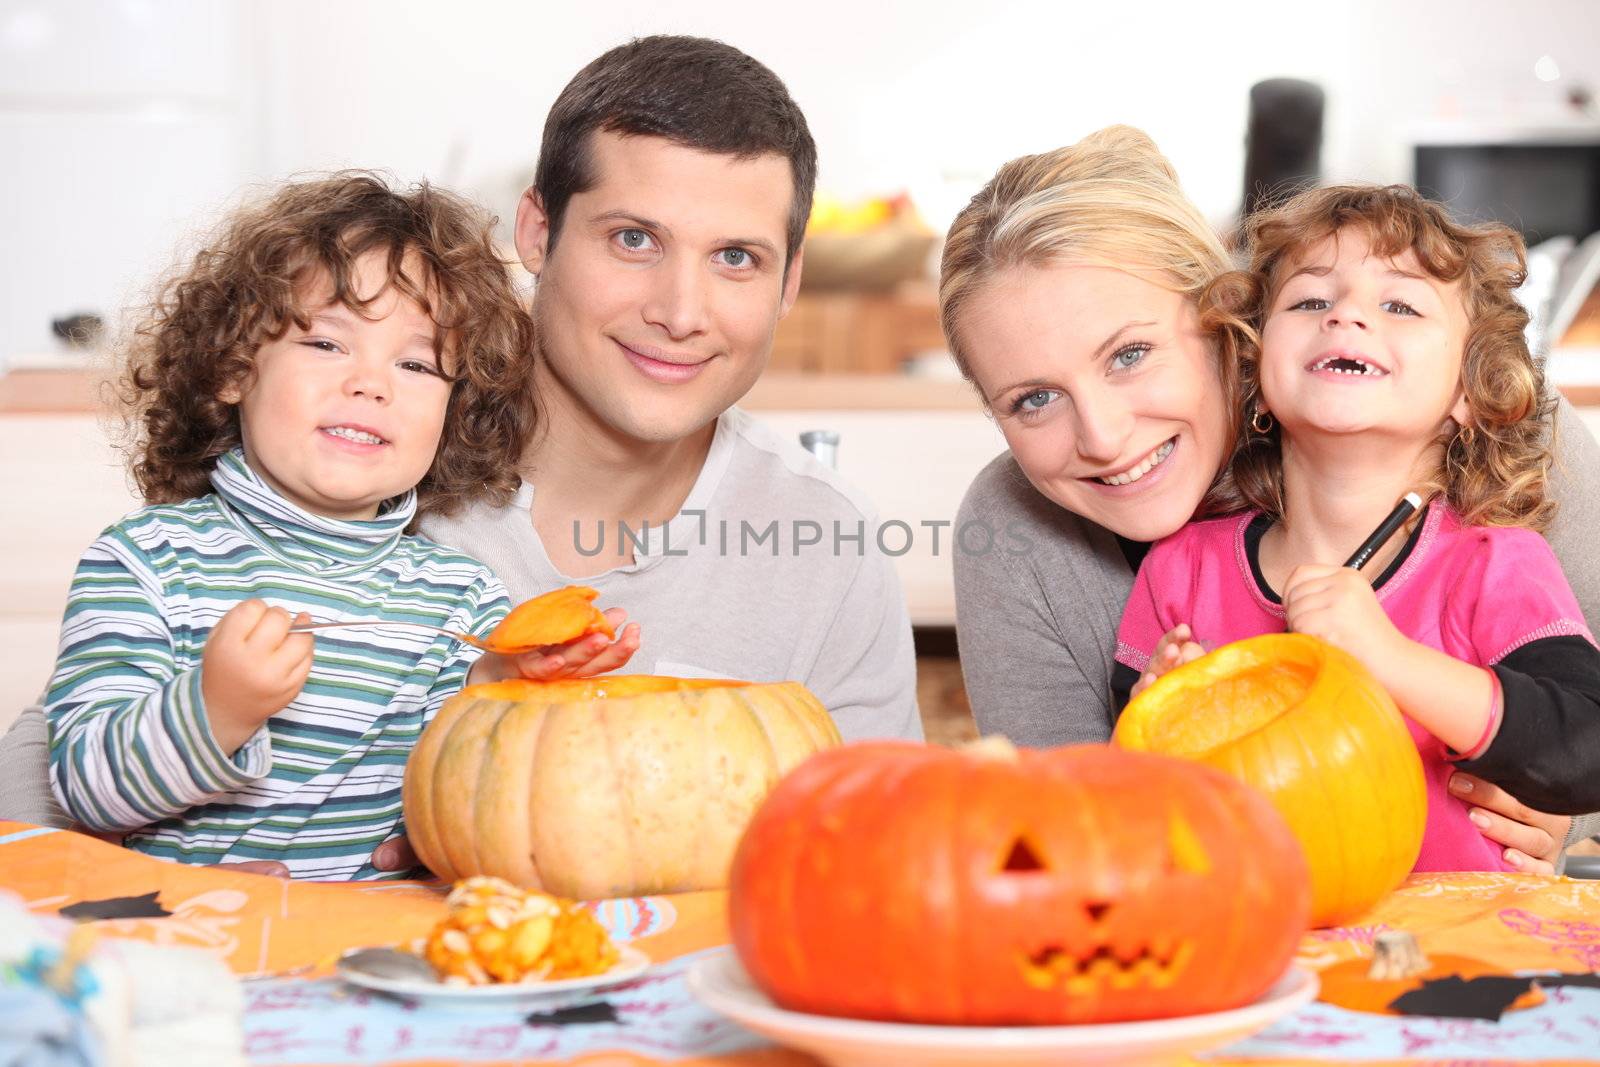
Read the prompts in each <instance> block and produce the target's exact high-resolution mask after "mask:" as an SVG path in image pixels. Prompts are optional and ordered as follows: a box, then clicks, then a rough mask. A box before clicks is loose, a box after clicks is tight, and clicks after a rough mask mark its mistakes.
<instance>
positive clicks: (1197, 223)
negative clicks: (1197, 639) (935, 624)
mask: <svg viewBox="0 0 1600 1067" xmlns="http://www.w3.org/2000/svg"><path fill="white" fill-rule="evenodd" d="M1228 267H1229V262H1228V259H1227V255H1226V253H1225V252H1224V251H1223V249H1222V246H1221V244H1220V242H1219V241H1218V239H1217V237H1216V235H1215V234H1214V233H1213V232H1212V230H1211V227H1210V226H1209V225H1208V224H1207V223H1206V221H1205V219H1204V218H1203V217H1202V216H1201V214H1200V212H1199V210H1198V209H1196V208H1195V207H1194V205H1193V204H1191V203H1190V202H1189V201H1188V200H1187V199H1186V198H1185V197H1184V195H1183V193H1182V191H1181V190H1180V188H1179V186H1178V181H1177V176H1176V174H1174V172H1173V170H1172V168H1171V166H1170V164H1168V163H1167V161H1166V159H1165V158H1164V157H1163V156H1162V155H1161V153H1160V152H1159V151H1158V150H1157V149H1156V147H1155V145H1154V144H1153V143H1152V142H1151V141H1150V139H1149V138H1148V137H1146V136H1145V135H1144V134H1142V133H1140V132H1139V131H1137V130H1134V129H1131V128H1129V127H1126V126H1114V127H1111V128H1109V129H1105V130H1102V131H1100V132H1098V133H1096V134H1093V135H1091V136H1089V137H1087V138H1085V139H1084V140H1083V141H1081V142H1079V143H1078V144H1076V145H1072V146H1071V147H1068V148H1063V149H1058V150H1056V151H1054V152H1047V153H1044V154H1042V155H1038V156H1026V157H1023V158H1021V159H1017V160H1013V161H1012V162H1010V163H1008V164H1006V165H1005V166H1003V167H1002V168H1001V169H1000V171H999V172H998V173H997V174H996V175H995V177H994V179H993V180H992V181H990V183H989V184H988V185H987V186H986V187H985V188H984V189H983V190H982V191H981V192H979V193H978V195H977V196H976V197H974V198H973V200H972V203H971V204H969V205H968V206H967V207H966V209H964V210H963V211H962V213H961V214H960V215H959V216H958V217H957V218H956V220H955V222H954V223H953V224H952V225H951V227H950V233H949V237H948V239H947V241H946V245H945V250H944V260H943V265H942V270H941V276H940V284H939V303H940V310H941V315H942V317H943V322H944V330H945V335H946V337H947V338H948V339H949V342H950V349H951V352H952V353H953V354H954V355H955V358H956V362H957V363H958V364H959V366H960V367H961V371H962V373H963V374H964V375H965V376H966V377H967V379H968V380H969V381H971V382H972V383H973V385H974V386H975V387H976V388H977V389H978V392H979V394H980V396H981V397H982V400H983V404H984V406H985V408H986V409H987V410H988V411H989V413H990V415H991V416H992V417H993V418H994V419H995V420H996V422H997V423H998V424H999V426H1000V429H1001V432H1002V433H1003V434H1004V435H1005V438H1006V442H1007V444H1008V445H1009V446H1010V452H1008V453H1006V454H1004V455H1001V456H999V457H998V458H996V459H995V460H994V462H992V463H990V464H989V466H988V467H986V468H985V469H984V470H983V471H982V473H980V474H979V475H978V477H977V479H976V480H975V481H974V482H973V484H972V487H971V488H970V489H969V490H968V491H967V495H966V498H965V500H964V501H963V502H962V505H961V513H960V515H959V517H958V519H957V529H961V528H963V527H964V526H965V525H966V524H968V523H974V522H976V523H984V524H986V525H987V526H988V528H989V529H991V530H995V531H1000V530H1003V531H1005V532H1006V538H1005V540H1004V542H1003V543H1004V544H1005V545H1006V546H1007V548H1006V549H1005V550H996V551H991V552H988V553H985V554H963V553H957V554H956V556H955V575H956V607H957V613H956V615H957V623H956V625H957V636H958V639H959V642H960V649H961V665H962V672H963V674H964V675H965V678H966V685H967V692H968V695H969V697H970V699H971V702H972V710H973V714H974V715H975V717H976V718H977V722H978V726H979V729H980V730H981V731H982V732H984V733H1003V734H1005V735H1007V736H1008V737H1010V738H1012V739H1013V740H1015V741H1018V742H1021V743H1024V744H1029V745H1055V744H1069V743H1073V742H1081V741H1104V740H1106V739H1107V738H1108V737H1109V736H1110V733H1111V725H1112V720H1111V712H1110V708H1111V693H1110V679H1111V669H1112V665H1113V663H1114V652H1115V649H1114V644H1115V635H1116V632H1117V624H1118V621H1119V620H1120V618H1121V615H1122V606H1123V602H1124V601H1125V600H1126V599H1127V595H1128V591H1129V589H1130V587H1131V586H1132V582H1133V575H1134V572H1135V571H1136V570H1137V569H1138V565H1139V561H1140V560H1141V559H1142V558H1143V555H1144V551H1145V549H1146V548H1147V547H1148V544H1149V543H1150V542H1151V541H1155V540H1158V539H1160V538H1162V537H1165V536H1166V535H1168V534H1170V533H1173V532H1174V531H1176V530H1177V529H1178V528H1179V527H1180V526H1182V525H1183V524H1184V523H1185V522H1187V521H1188V520H1189V518H1190V517H1191V516H1192V515H1193V514H1194V513H1195V511H1196V510H1197V509H1202V508H1203V505H1204V502H1205V498H1206V495H1207V492H1208V491H1209V490H1210V488H1211V485H1212V482H1213V481H1214V480H1215V478H1216V475H1217V473H1218V472H1219V471H1220V470H1221V469H1222V467H1223V465H1224V463H1225V462H1226V460H1227V457H1228V455H1229V453H1230V452H1231V450H1232V448H1233V442H1234V440H1235V438H1236V437H1237V434H1238V430H1239V427H1238V426H1237V425H1235V424H1234V421H1233V416H1232V414H1231V413H1230V412H1229V411H1228V410H1227V405H1226V403H1225V398H1226V397H1227V396H1228V395H1229V393H1230V390H1229V388H1228V386H1229V377H1230V376H1231V375H1232V374H1233V373H1234V368H1232V367H1228V366H1219V365H1217V363H1216V361H1215V359H1214V357H1213V352H1212V350H1211V347H1210V345H1209V343H1208V342H1207V341H1206V339H1205V336H1204V334H1203V332H1202V330H1201V328H1200V321H1199V316H1198V312H1197V301H1198V298H1199V294H1200V291H1201V290H1202V289H1203V288H1204V287H1205V286H1206V284H1207V283H1208V282H1209V281H1210V280H1211V279H1212V278H1214V277H1216V275H1218V274H1219V273H1221V272H1222V271H1224V270H1226V269H1227V268H1228ZM1556 425H1557V434H1556V440H1555V452H1556V469H1555V471H1554V473H1553V476H1552V479H1551V495H1552V497H1553V498H1554V499H1555V500H1557V501H1559V502H1560V505H1561V507H1560V511H1559V513H1558V516H1557V518H1556V521H1555V523H1554V524H1553V525H1552V526H1551V529H1550V532H1549V534H1548V535H1547V536H1548V538H1549V540H1550V543H1551V545H1552V546H1553V547H1554V549H1555V551H1556V555H1557V556H1558V557H1559V558H1560V560H1561V563H1562V565H1563V567H1564V568H1565V570H1566V573H1567V576H1568V578H1569V580H1570V581H1571V583H1572V585H1573V588H1574V590H1575V591H1576V592H1577V594H1578V598H1579V602H1580V603H1581V604H1582V605H1583V609H1584V613H1585V615H1586V616H1587V617H1588V618H1589V620H1591V623H1592V624H1594V623H1600V563H1596V561H1595V560H1594V558H1593V555H1592V552H1591V551H1589V545H1588V544H1587V543H1586V534H1585V531H1587V530H1590V529H1593V528H1594V525H1595V522H1596V521H1597V520H1600V487H1596V486H1594V485H1592V484H1591V483H1590V482H1589V481H1587V480H1585V479H1582V478H1581V477H1576V475H1581V474H1582V473H1583V472H1592V471H1597V470H1600V447H1597V446H1596V444H1595V442H1594V439H1593V438H1592V437H1591V436H1590V435H1589V433H1588V432H1587V431H1586V430H1585V429H1584V427H1583V425H1582V423H1581V422H1580V421H1579V420H1578V418H1577V416H1576V414H1575V413H1574V412H1573V410H1572V408H1571V406H1570V405H1568V404H1567V403H1566V402H1565V401H1562V403H1561V406H1560V408H1559V410H1558V412H1557V415H1556ZM1024 548H1025V549H1026V550H1023V549H1024ZM1451 788H1452V789H1453V790H1456V791H1458V792H1459V793H1461V794H1463V795H1465V796H1468V797H1470V798H1471V802H1473V803H1474V804H1476V805H1477V806H1478V807H1477V810H1475V812H1474V814H1473V821H1474V822H1475V823H1477V824H1478V826H1479V828H1480V829H1481V830H1482V831H1483V832H1484V834H1485V835H1486V836H1488V837H1489V838H1491V839H1492V840H1494V841H1496V842H1498V843H1499V844H1501V845H1503V846H1505V847H1506V848H1507V849H1508V852H1507V859H1508V860H1510V862H1512V863H1513V864H1514V865H1516V866H1518V867H1519V869H1521V870H1525V871H1530V872H1539V873H1549V872H1550V871H1551V870H1553V869H1554V865H1555V863H1557V862H1559V859H1560V852H1561V849H1562V847H1563V846H1564V844H1565V842H1566V840H1567V839H1568V838H1569V837H1570V838H1571V839H1573V840H1576V839H1578V838H1579V837H1582V836H1587V835H1589V834H1593V833H1595V832H1596V831H1597V830H1600V818H1597V817H1595V816H1585V817H1583V818H1581V819H1579V820H1575V821H1574V820H1568V819H1566V818H1564V817H1558V816H1550V815H1545V814H1543V813H1539V812H1534V811H1531V810H1530V809H1528V808H1526V807H1525V806H1524V805H1522V804H1520V803H1518V802H1517V801H1516V800H1515V799H1514V798H1512V797H1510V796H1509V795H1507V794H1505V793H1504V792H1503V791H1502V790H1500V789H1498V788H1497V787H1495V786H1493V785H1491V784H1489V783H1487V782H1484V781H1481V780H1479V779H1475V778H1473V777H1472V776H1470V775H1466V774H1460V773H1458V774H1456V775H1455V776H1454V777H1453V779H1452V782H1451Z"/></svg>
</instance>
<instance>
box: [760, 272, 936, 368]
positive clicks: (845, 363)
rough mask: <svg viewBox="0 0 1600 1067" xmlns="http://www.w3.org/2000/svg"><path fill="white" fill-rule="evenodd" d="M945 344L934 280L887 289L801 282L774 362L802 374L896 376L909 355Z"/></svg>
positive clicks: (781, 330)
mask: <svg viewBox="0 0 1600 1067" xmlns="http://www.w3.org/2000/svg"><path fill="white" fill-rule="evenodd" d="M944 348H945V343H944V334H943V333H942V332H941V331H940V329H939V300H938V296H937V294H936V293H935V291H934V287H933V283H932V282H926V281H922V282H914V283H909V284H907V285H905V286H902V287H900V288H898V289H892V290H885V291H882V292H875V291H858V290H826V289H822V290H817V291H815V292H807V291H806V290H805V288H804V286H803V285H802V287H801V292H800V296H799V298H798V299H796V300H795V303H794V307H793V308H791V309H790V311H789V314H788V315H787V316H786V317H785V318H784V320H783V321H782V322H780V323H778V334H777V337H776V338H775V339H774V340H773V344H772V362H771V363H770V364H769V366H770V367H771V368H772V369H773V370H777V371H791V372H794V373H799V374H897V373H899V372H900V370H901V366H902V364H904V363H905V361H906V360H907V359H910V358H911V357H913V356H915V355H918V354H920V353H923V352H929V351H935V352H937V351H942V350H943V349H944Z"/></svg>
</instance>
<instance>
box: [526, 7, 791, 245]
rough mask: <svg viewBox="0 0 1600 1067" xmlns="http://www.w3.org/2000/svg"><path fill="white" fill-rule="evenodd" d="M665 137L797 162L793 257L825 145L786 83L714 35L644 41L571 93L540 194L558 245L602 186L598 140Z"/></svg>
mask: <svg viewBox="0 0 1600 1067" xmlns="http://www.w3.org/2000/svg"><path fill="white" fill-rule="evenodd" d="M597 130H604V131H607V132H610V133H619V134H624V135H646V136H651V137H663V138H665V139H667V140H669V141H671V142H673V143H674V144H679V145H683V146H684V147H686V148H695V149H699V150H700V151H703V152H715V153H719V154H723V155H730V156H736V157H739V158H741V159H749V158H753V157H756V156H763V155H768V154H775V155H780V156H783V157H784V158H786V159H787V160H788V161H789V170H790V173H791V174H792V175H793V176H794V202H793V203H792V204H790V206H789V230H788V242H789V247H788V259H789V260H793V259H794V255H795V252H796V251H798V250H799V248H800V242H801V241H802V240H803V239H804V237H805V230H806V220H807V219H808V218H810V217H811V194H812V191H813V190H814V189H815V187H816V183H817V146H816V145H815V144H814V143H813V142H812V140H811V131H810V129H808V128H807V126H806V117H805V116H804V115H803V114H801V112H800V108H799V106H798V105H796V104H795V102H794V99H793V98H792V97H791V96H790V95H789V90H788V89H786V88H785V87H784V84H783V82H781V81H779V80H778V76H777V75H776V74H774V73H772V71H770V70H768V69H767V68H766V67H765V66H763V65H762V64H760V63H758V62H756V61H755V60H754V59H752V58H750V57H749V56H747V55H745V54H744V53H743V52H741V51H739V50H738V49H737V48H734V47H732V46H731V45H726V44H723V43H722V42H721V41H713V40H710V39H708V38H705V37H668V36H657V37H641V38H638V39H637V40H634V41H630V42H629V43H627V44H625V45H619V46H618V47H616V48H613V49H611V51H609V52H607V53H606V54H605V55H603V56H601V57H600V58H599V59H596V60H595V61H594V62H593V63H590V64H589V65H588V66H587V67H584V68H583V69H582V70H581V71H579V72H578V74H577V76H576V77H574V78H573V79H572V80H571V81H570V82H568V83H567V87H566V88H565V89H563V90H561V95H560V96H558V97H557V98H556V102H555V104H554V106H552V107H551V108H550V115H549V117H548V118H547V119H546V120H545V124H544V143H543V144H542V145H541V146H540V149H539V167H538V170H537V171H536V172H535V173H534V178H533V184H534V188H536V189H537V190H538V191H539V196H540V198H541V199H542V200H543V201H544V211H545V215H546V217H547V218H548V219H549V220H550V244H551V245H552V246H553V245H554V244H555V241H556V238H557V237H558V236H559V234H560V232H561V223H562V221H563V217H564V216H565V214H566V210H567V202H568V201H569V200H571V199H572V198H573V196H575V195H577V194H578V193H582V192H586V191H588V190H589V189H592V188H593V187H594V185H595V181H596V176H595V173H594V157H593V150H592V148H591V144H592V140H591V136H590V135H591V134H593V133H594V132H595V131H597Z"/></svg>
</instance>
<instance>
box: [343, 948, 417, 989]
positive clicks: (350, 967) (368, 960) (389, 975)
mask: <svg viewBox="0 0 1600 1067" xmlns="http://www.w3.org/2000/svg"><path fill="white" fill-rule="evenodd" d="M339 969H340V970H341V971H359V972H360V973H362V974H366V975H371V976H372V977H373V978H386V979H389V980H390V981H405V982H434V983H437V982H438V981H439V976H438V975H437V974H435V973H434V970H433V965H432V964H430V963H429V962H428V961H427V960H425V959H423V958H422V957H421V956H414V955H412V954H411V953H409V952H401V951H400V950H399V949H397V948H353V949H350V950H349V951H348V952H346V953H344V954H343V955H341V956H340V957H339Z"/></svg>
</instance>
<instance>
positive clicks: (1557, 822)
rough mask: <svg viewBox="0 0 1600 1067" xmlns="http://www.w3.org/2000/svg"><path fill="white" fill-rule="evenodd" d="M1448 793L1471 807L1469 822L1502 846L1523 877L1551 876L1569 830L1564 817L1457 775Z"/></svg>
mask: <svg viewBox="0 0 1600 1067" xmlns="http://www.w3.org/2000/svg"><path fill="white" fill-rule="evenodd" d="M1450 793H1451V795H1452V796H1457V797H1460V798H1461V799H1462V800H1464V801H1465V802H1467V803H1468V804H1471V805H1473V808H1472V811H1471V812H1470V813H1469V814H1468V818H1470V819H1471V820H1472V824H1473V825H1474V826H1476V827H1477V828H1478V830H1479V832H1480V833H1482V834H1483V836H1484V837H1487V838H1488V839H1489V840H1490V841H1493V842H1494V843H1495V844H1497V845H1503V846H1505V850H1506V851H1505V857H1506V861H1507V862H1508V863H1510V864H1511V865H1512V866H1513V867H1515V868H1516V869H1517V870H1519V871H1522V872H1523V873H1525V874H1554V873H1555V871H1556V867H1555V863H1556V860H1557V859H1559V858H1560V856H1561V846H1562V845H1563V844H1564V843H1565V842H1566V840H1567V831H1568V830H1570V829H1571V828H1572V818H1571V817H1570V816H1567V815H1547V814H1545V813H1544V812H1542V811H1534V810H1533V809H1532V808H1530V807H1528V806H1527V805H1526V804H1524V803H1522V802H1521V801H1520V800H1518V799H1517V798H1516V797H1514V796H1512V795H1511V794H1510V793H1507V792H1506V791H1505V790H1504V789H1501V788H1500V787H1499V786H1497V785H1495V784H1494V783H1492V782H1486V781H1484V780H1483V779H1482V778H1478V777H1476V776H1474V775H1470V774H1467V773H1466V772H1465V771H1456V772H1455V773H1454V774H1452V775H1451V776H1450Z"/></svg>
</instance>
